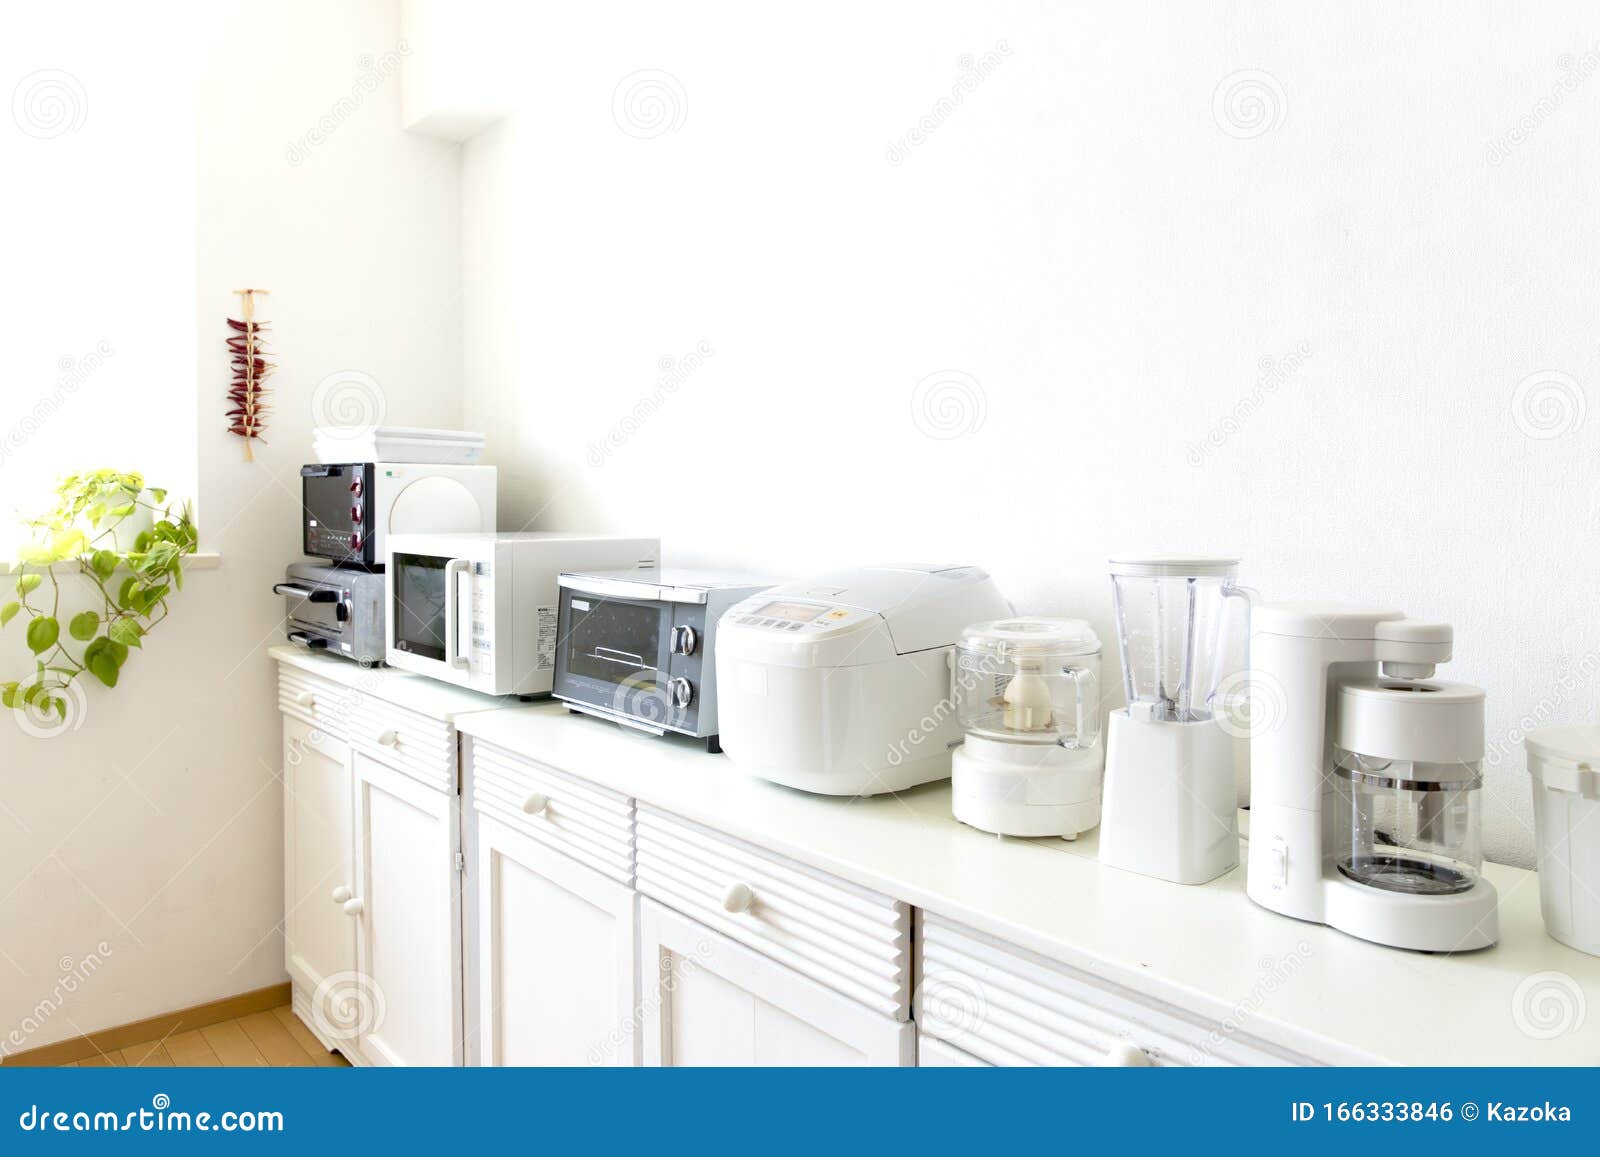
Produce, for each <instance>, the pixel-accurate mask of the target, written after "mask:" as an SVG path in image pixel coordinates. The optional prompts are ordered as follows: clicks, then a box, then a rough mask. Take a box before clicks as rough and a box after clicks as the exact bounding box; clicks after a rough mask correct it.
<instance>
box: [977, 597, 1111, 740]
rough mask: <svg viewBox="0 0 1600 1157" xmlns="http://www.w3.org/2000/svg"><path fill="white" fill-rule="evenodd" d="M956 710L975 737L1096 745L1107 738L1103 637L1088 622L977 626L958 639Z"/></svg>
mask: <svg viewBox="0 0 1600 1157" xmlns="http://www.w3.org/2000/svg"><path fill="white" fill-rule="evenodd" d="M953 682H954V691H955V700H956V710H957V714H958V716H959V718H960V720H961V726H962V728H963V730H965V731H966V733H967V734H968V735H977V736H983V737H985V738H988V739H998V740H1001V741H1004V742H1009V743H1025V744H1027V743H1031V744H1041V745H1050V744H1059V745H1060V746H1062V747H1070V748H1079V747H1091V746H1093V745H1094V744H1095V743H1097V742H1098V741H1099V738H1100V690H1099V688H1100V640H1099V638H1098V637H1097V636H1096V635H1095V633H1094V630H1093V628H1091V627H1090V626H1089V624H1088V623H1086V622H1084V621H1083V620H1082V619H1040V618H1015V619H997V620H995V621H993V622H987V623H975V624H973V625H972V626H970V627H967V628H966V629H965V630H963V631H962V632H961V639H960V641H959V642H958V643H957V644H956V670H955V676H954V680H953Z"/></svg>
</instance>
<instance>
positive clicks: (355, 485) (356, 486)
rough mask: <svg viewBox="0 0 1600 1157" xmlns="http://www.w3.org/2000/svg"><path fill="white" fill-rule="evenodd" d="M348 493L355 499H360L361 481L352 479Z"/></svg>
mask: <svg viewBox="0 0 1600 1157" xmlns="http://www.w3.org/2000/svg"><path fill="white" fill-rule="evenodd" d="M350 493H351V494H354V495H355V496H356V497H357V498H360V497H361V479H359V478H357V479H354V480H353V481H352V482H351V483H350Z"/></svg>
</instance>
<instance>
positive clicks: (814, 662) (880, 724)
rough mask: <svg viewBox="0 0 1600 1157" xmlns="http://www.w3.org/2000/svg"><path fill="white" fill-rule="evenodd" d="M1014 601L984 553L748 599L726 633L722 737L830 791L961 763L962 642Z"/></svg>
mask: <svg viewBox="0 0 1600 1157" xmlns="http://www.w3.org/2000/svg"><path fill="white" fill-rule="evenodd" d="M1010 614H1011V606H1010V604H1009V603H1007V602H1006V600H1005V599H1004V598H1003V597H1002V596H1001V594H1000V591H999V590H998V589H997V588H996V586H995V584H994V581H993V580H992V579H991V578H990V577H989V576H988V574H987V573H985V572H984V571H983V570H981V569H980V568H978V567H975V566H928V565H915V564H913V565H905V566H871V567H860V568H857V569H854V570H847V571H839V572H837V573H833V574H826V575H822V576H819V577H817V578H813V579H808V580H803V581H800V582H793V583H786V584H784V585H782V586H777V587H773V588H772V589H770V590H766V591H763V592H761V593H760V594H759V595H755V596H753V597H751V598H748V599H746V600H745V601H743V602H741V603H738V604H736V605H735V606H734V607H732V608H731V609H730V610H729V611H728V612H727V613H726V614H725V615H724V616H723V618H722V626H721V633H720V635H719V637H718V640H717V686H718V692H717V710H718V716H719V720H720V726H721V728H722V749H723V750H724V751H725V752H727V754H728V758H729V759H730V760H732V761H733V763H734V764H735V765H737V766H738V767H739V768H740V769H741V770H743V771H747V772H749V773H750V774H751V775H756V776H760V777H762V778H764V779H770V780H773V781H774V782H777V783H781V784H787V785H788V786H790V787H797V788H801V789H802V790H804V791H813V792H818V793H820V794H822V795H877V794H880V793H882V792H888V791H900V790H902V789H904V788H908V787H914V786H915V785H917V784H919V783H931V782H932V781H934V780H938V779H946V778H948V777H949V775H950V749H951V748H952V747H954V746H955V745H957V744H958V743H960V742H961V726H960V722H959V720H958V718H957V713H956V705H955V703H954V701H953V699H952V698H951V692H950V671H951V664H952V661H953V657H954V644H955V642H956V640H957V639H958V638H960V636H961V629H962V628H963V627H965V626H966V625H967V624H969V623H975V622H980V621H983V620H987V619H996V618H1004V617H1006V616H1008V615H1010Z"/></svg>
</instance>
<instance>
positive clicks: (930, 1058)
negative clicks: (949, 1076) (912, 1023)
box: [917, 1034, 991, 1069]
mask: <svg viewBox="0 0 1600 1157" xmlns="http://www.w3.org/2000/svg"><path fill="white" fill-rule="evenodd" d="M917 1067H918V1068H921V1069H977V1068H983V1069H987V1068H990V1067H991V1066H990V1064H989V1062H988V1061H980V1060H979V1059H978V1058H977V1057H975V1056H973V1055H972V1054H971V1053H964V1052H962V1051H961V1050H960V1049H958V1048H956V1046H955V1045H947V1044H945V1043H944V1041H942V1040H940V1039H939V1038H938V1037H932V1036H927V1035H926V1034H924V1035H923V1036H920V1037H918V1038H917Z"/></svg>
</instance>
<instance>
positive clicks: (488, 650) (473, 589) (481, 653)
mask: <svg viewBox="0 0 1600 1157" xmlns="http://www.w3.org/2000/svg"><path fill="white" fill-rule="evenodd" d="M460 581H461V583H462V585H463V586H465V588H466V589H465V590H460V589H458V591H457V595H458V598H457V605H458V606H459V607H460V608H461V614H462V615H463V616H465V618H466V620H467V621H466V623H465V624H464V625H463V626H462V628H461V630H460V634H461V638H462V640H463V643H462V650H463V651H465V652H466V656H467V659H468V660H469V661H470V662H471V664H472V666H473V667H475V668H476V669H477V670H479V671H481V672H483V674H485V675H493V674H494V566H493V565H492V564H491V563H486V562H475V563H473V564H472V567H471V569H470V571H469V572H468V573H467V574H464V575H462V576H461V579H460Z"/></svg>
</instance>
